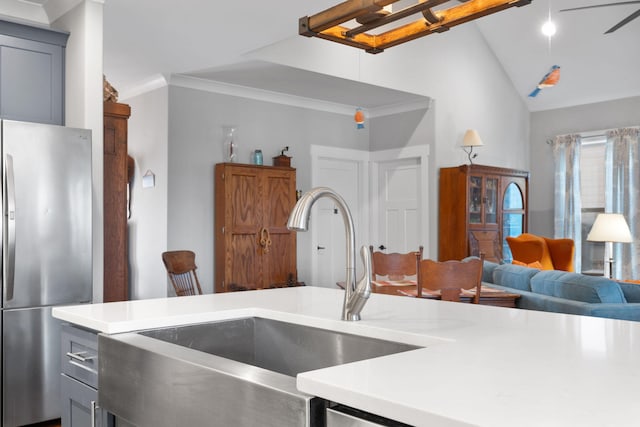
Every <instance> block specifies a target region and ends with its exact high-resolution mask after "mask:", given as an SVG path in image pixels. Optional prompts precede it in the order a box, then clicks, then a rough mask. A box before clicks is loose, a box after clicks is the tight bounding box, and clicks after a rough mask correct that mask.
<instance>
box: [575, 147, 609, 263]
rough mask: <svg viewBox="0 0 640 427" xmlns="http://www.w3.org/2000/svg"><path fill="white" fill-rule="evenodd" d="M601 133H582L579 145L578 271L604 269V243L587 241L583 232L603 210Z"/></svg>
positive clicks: (603, 150) (588, 229) (603, 182)
mask: <svg viewBox="0 0 640 427" xmlns="http://www.w3.org/2000/svg"><path fill="white" fill-rule="evenodd" d="M606 141H607V140H606V137H605V136H604V135H597V136H583V137H582V146H581V148H580V195H581V198H582V211H581V212H582V220H581V223H582V224H581V227H582V271H583V272H599V271H603V270H604V243H601V242H589V241H587V235H588V234H589V231H590V230H591V226H592V225H593V222H594V221H595V220H596V216H597V215H598V214H599V213H603V212H604V205H605V200H604V185H605V177H604V169H605V164H604V156H605V143H606Z"/></svg>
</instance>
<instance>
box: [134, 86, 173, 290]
mask: <svg viewBox="0 0 640 427" xmlns="http://www.w3.org/2000/svg"><path fill="white" fill-rule="evenodd" d="M168 92H169V91H168V88H167V87H164V88H161V89H157V90H154V91H152V92H148V93H145V94H143V95H140V96H137V97H135V98H132V99H130V100H128V104H129V105H130V106H131V117H130V118H129V123H128V124H129V135H128V144H129V147H128V148H129V155H130V156H131V157H133V158H134V159H135V174H134V177H133V182H132V185H131V218H130V219H129V222H128V226H129V227H128V231H129V283H130V289H131V291H130V293H131V298H132V299H142V298H156V297H165V296H167V273H166V271H165V269H164V265H163V264H162V259H161V258H160V254H161V253H162V252H163V251H165V250H166V249H165V248H166V247H167V185H168V178H169V177H168V173H167V169H168V162H167V141H168V125H167V119H168ZM147 170H150V171H152V172H153V173H154V174H155V187H153V188H142V176H143V175H144V174H145V172H146V171H147Z"/></svg>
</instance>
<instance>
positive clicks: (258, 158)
mask: <svg viewBox="0 0 640 427" xmlns="http://www.w3.org/2000/svg"><path fill="white" fill-rule="evenodd" d="M253 163H254V164H256V165H261V164H262V150H255V151H254V152H253Z"/></svg>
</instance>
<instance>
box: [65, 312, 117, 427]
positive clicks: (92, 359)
mask: <svg viewBox="0 0 640 427" xmlns="http://www.w3.org/2000/svg"><path fill="white" fill-rule="evenodd" d="M61 375H62V378H61V404H62V408H61V409H62V410H61V416H62V426H63V427H87V426H92V427H93V426H96V427H112V426H114V425H115V422H114V417H113V416H112V415H111V414H109V413H107V411H104V410H102V409H100V408H99V407H98V405H97V401H98V335H97V334H96V333H95V332H93V331H89V330H87V329H83V328H79V327H76V326H73V325H69V324H64V325H62V374H61Z"/></svg>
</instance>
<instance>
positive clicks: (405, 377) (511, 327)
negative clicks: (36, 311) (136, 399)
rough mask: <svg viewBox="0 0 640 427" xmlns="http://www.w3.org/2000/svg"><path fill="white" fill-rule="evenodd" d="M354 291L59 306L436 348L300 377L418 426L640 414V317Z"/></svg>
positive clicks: (92, 321)
mask: <svg viewBox="0 0 640 427" xmlns="http://www.w3.org/2000/svg"><path fill="white" fill-rule="evenodd" d="M342 300H343V291H340V290H334V289H326V288H318V287H311V286H308V287H303V288H283V289H271V290H261V291H247V292H237V293H225V294H213V295H202V296H193V297H181V298H162V299H150V300H138V301H127V302H116V303H107V304H92V305H80V306H72V307H56V308H54V309H53V315H54V317H57V318H59V319H61V320H64V321H67V322H69V323H72V324H75V325H79V326H82V327H84V328H87V329H91V330H93V331H97V332H102V333H106V334H117V333H121V332H130V331H136V330H142V329H153V328H161V327H169V326H177V325H187V324H194V323H202V322H211V321H216V320H224V319H234V318H240V317H252V316H256V317H263V318H269V319H274V320H280V321H285V322H290V323H297V324H302V325H306V326H313V327H318V328H324V329H332V330H337V331H342V332H347V333H352V334H356V335H363V336H368V337H374V338H380V339H384V340H390V341H397V342H402V343H406V344H412V345H416V346H420V347H424V348H420V349H417V350H412V351H407V352H403V353H397V354H393V355H389V356H384V357H379V358H375V359H370V360H364V361H360V362H354V363H349V364H345V365H340V366H334V367H330V368H325V369H319V370H316V371H310V372H305V373H302V374H299V375H298V377H297V388H298V389H299V390H300V391H303V392H305V393H308V394H310V395H314V396H319V397H322V398H324V399H327V400H330V401H333V402H339V403H341V404H344V405H348V406H350V407H354V408H358V409H361V410H363V411H367V412H370V413H373V414H378V415H381V416H384V417H387V418H390V419H394V420H398V421H401V422H404V423H407V424H411V425H419V426H427V425H428V426H469V425H479V426H492V427H497V426H498V427H499V426H505V427H506V426H509V427H512V426H545V427H547V426H574V425H580V426H581V427H584V426H594V427H595V426H598V427H601V426H636V425H639V424H640V407H639V406H638V405H637V402H638V401H640V388H638V387H637V383H638V379H639V377H640V361H639V360H640V322H630V321H622V320H612V319H602V318H594V317H584V316H573V315H565V314H556V313H544V312H536V311H529V310H518V309H508V308H503V307H490V306H476V305H470V304H462V303H450V302H444V301H432V300H419V299H415V298H408V297H406V298H405V297H397V296H389V295H380V294H373V295H372V296H371V298H370V300H369V302H367V304H366V306H365V307H364V309H363V311H362V320H361V321H359V322H345V321H342V320H339V319H340V315H341V309H342Z"/></svg>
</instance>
